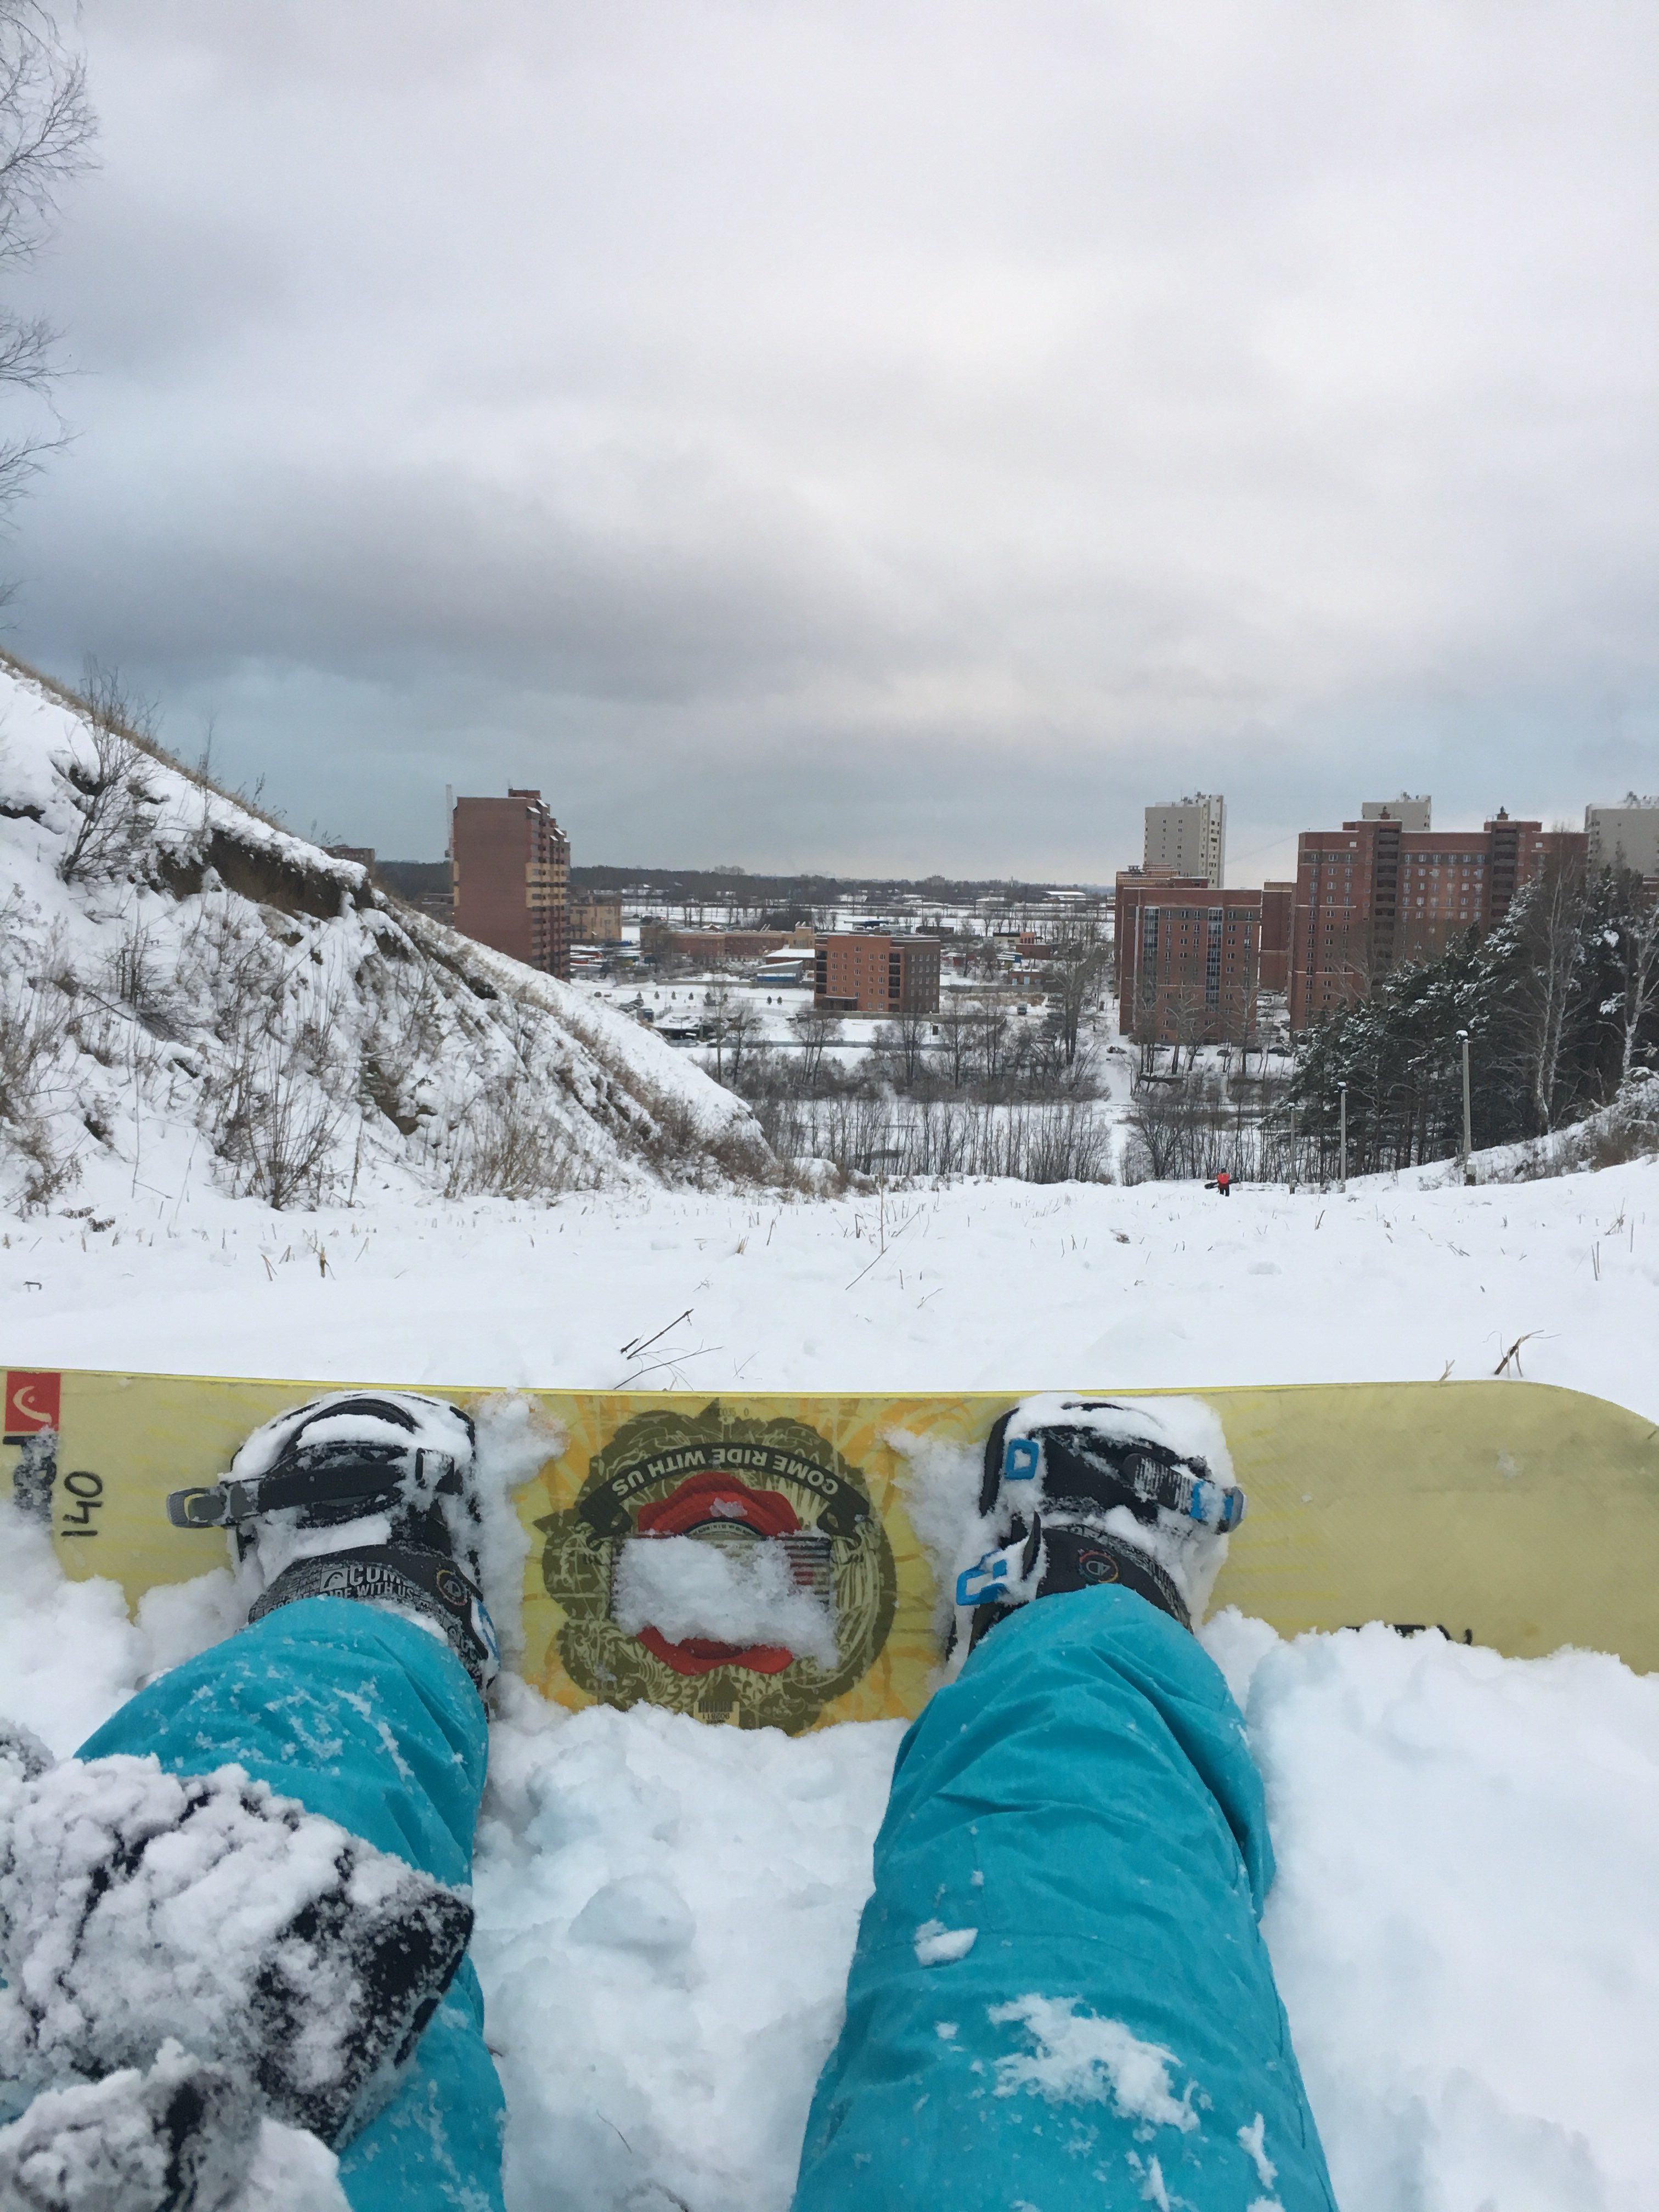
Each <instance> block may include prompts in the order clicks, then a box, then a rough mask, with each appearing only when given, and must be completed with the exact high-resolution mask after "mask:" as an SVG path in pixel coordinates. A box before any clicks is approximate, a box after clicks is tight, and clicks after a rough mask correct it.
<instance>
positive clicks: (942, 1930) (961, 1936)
mask: <svg viewBox="0 0 1659 2212" xmlns="http://www.w3.org/2000/svg"><path fill="white" fill-rule="evenodd" d="M978 1941H979V1930H978V1929H977V1928H947V1927H946V1926H945V1923H944V1922H943V1921H942V1920H924V1921H923V1922H922V1923H921V1927H920V1928H918V1929H917V1930H916V1932H915V1938H914V1948H915V1954H916V1964H917V1965H918V1966H949V1965H950V1964H951V1961H952V1960H956V1959H965V1958H966V1957H967V1956H968V1954H969V1952H970V1951H971V1950H972V1949H973V1948H974V1946H975V1943H977V1942H978Z"/></svg>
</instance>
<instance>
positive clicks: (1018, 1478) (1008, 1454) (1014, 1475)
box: [1002, 1437, 1042, 1482]
mask: <svg viewBox="0 0 1659 2212" xmlns="http://www.w3.org/2000/svg"><path fill="white" fill-rule="evenodd" d="M1041 1465H1042V1452H1041V1451H1040V1450H1039V1449H1038V1447H1037V1443H1036V1438H1035V1437H1009V1438H1008V1441H1007V1442H1006V1443H1005V1444H1004V1445H1003V1447H1002V1479H1003V1480H1004V1481H1005V1482H1029V1481H1030V1480H1031V1478H1032V1476H1033V1475H1034V1474H1036V1471H1037V1468H1039V1467H1040V1466H1041Z"/></svg>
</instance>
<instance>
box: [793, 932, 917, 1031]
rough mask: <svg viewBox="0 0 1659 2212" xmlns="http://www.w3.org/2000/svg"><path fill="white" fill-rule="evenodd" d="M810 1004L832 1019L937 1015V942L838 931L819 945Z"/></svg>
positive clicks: (820, 941) (819, 942)
mask: <svg viewBox="0 0 1659 2212" xmlns="http://www.w3.org/2000/svg"><path fill="white" fill-rule="evenodd" d="M816 965H817V981H816V985H815V988H814V992H813V1002H814V1004H815V1005H817V1006H822V1007H823V1009H824V1010H825V1011H826V1012H829V1013H835V1014H899V1013H910V1014H936V1013H937V1012H939V939H938V938H936V937H884V936H879V935H878V934H877V933H876V932H875V931H873V930H869V931H866V930H862V929H850V930H837V931H836V932H835V933H833V934H832V935H829V936H827V937H820V938H819V939H818V940H817V961H816Z"/></svg>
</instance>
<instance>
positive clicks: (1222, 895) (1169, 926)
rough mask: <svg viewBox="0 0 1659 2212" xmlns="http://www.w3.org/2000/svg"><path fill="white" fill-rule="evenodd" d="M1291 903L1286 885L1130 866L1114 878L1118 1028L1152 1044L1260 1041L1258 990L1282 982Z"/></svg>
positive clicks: (1273, 987) (1276, 986) (1277, 986)
mask: <svg viewBox="0 0 1659 2212" xmlns="http://www.w3.org/2000/svg"><path fill="white" fill-rule="evenodd" d="M1290 906H1291V886H1290V885H1289V884H1266V885H1264V886H1263V888H1262V889H1261V890H1237V891H1227V890H1218V889H1216V888H1214V887H1213V886H1212V885H1211V884H1208V883H1206V880H1205V879H1204V878H1203V877H1201V876H1187V877H1173V876H1164V875H1149V874H1147V873H1146V872H1144V871H1141V870H1139V869H1127V870H1125V871H1124V872H1122V873H1121V874H1120V875H1119V877H1118V878H1117V993H1118V1027H1119V1029H1120V1030H1121V1032H1122V1034H1123V1035H1124V1036H1133V1037H1135V1038H1137V1039H1139V1040H1140V1041H1141V1042H1148V1043H1158V1044H1242V1045H1253V1044H1255V1042H1256V1041H1257V1037H1258V1035H1259V1032H1260V1022H1261V996H1262V994H1263V993H1264V992H1265V991H1273V990H1283V988H1284V987H1285V949H1286V946H1287V945H1288V942H1289V938H1290ZM1269 945H1271V947H1272V950H1271V951H1269V949H1268V948H1269Z"/></svg>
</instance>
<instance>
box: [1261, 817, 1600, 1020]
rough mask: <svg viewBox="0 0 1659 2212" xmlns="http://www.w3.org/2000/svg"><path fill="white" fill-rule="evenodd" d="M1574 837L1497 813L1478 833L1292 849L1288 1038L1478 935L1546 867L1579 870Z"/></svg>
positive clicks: (1346, 826) (1337, 832)
mask: <svg viewBox="0 0 1659 2212" xmlns="http://www.w3.org/2000/svg"><path fill="white" fill-rule="evenodd" d="M1588 851H1589V839H1588V838H1587V837H1586V836H1585V835H1584V833H1583V830H1580V829H1545V828H1544V826H1543V824H1542V823H1541V822H1512V821H1511V820H1510V817H1509V816H1508V815H1507V814H1506V813H1504V811H1503V809H1502V808H1501V807H1500V808H1499V809H1498V812H1497V814H1496V815H1494V816H1493V817H1492V820H1491V821H1489V822H1488V823H1486V824H1485V826H1484V827H1483V828H1481V829H1437V830H1434V831H1428V830H1423V829H1410V828H1408V827H1407V825H1406V824H1405V823H1401V822H1400V821H1397V820H1394V819H1391V818H1389V817H1381V818H1378V819H1374V820H1371V821H1359V822H1345V823H1343V824H1342V827H1341V828H1340V829H1304V831H1303V833H1302V836H1301V837H1300V839H1299V840H1298V841H1297V872H1296V908H1295V911H1294V914H1293V915H1292V918H1291V960H1290V969H1291V973H1290V1013H1291V1028H1292V1029H1304V1028H1305V1027H1306V1026H1307V1025H1308V1024H1309V1023H1310V1022H1315V1021H1318V1020H1320V1019H1321V1018H1322V1017H1323V1016H1325V1015H1327V1014H1332V1013H1334V1012H1336V1011H1337V1009H1338V1008H1339V1007H1340V1006H1347V1005H1351V1004H1352V1003H1353V1002H1354V1001H1355V1000H1359V999H1363V998H1364V996H1365V995H1366V994H1367V993H1368V992H1369V991H1370V987H1371V984H1372V982H1373V981H1374V980H1375V979H1376V977H1377V976H1378V975H1383V974H1384V973H1385V972H1386V971H1387V970H1388V969H1390V968H1392V967H1395V965H1397V964H1398V963H1400V962H1401V961H1403V960H1414V959H1415V960H1421V959H1429V958H1431V957H1433V956H1434V954H1436V953H1437V952H1438V951H1441V950H1442V949H1443V947H1444V945H1446V943H1447V941H1448V939H1450V938H1453V937H1455V936H1458V935H1461V934H1462V933H1463V932H1464V931H1466V930H1470V929H1474V930H1479V931H1482V932H1484V931H1486V930H1488V929H1491V928H1492V927H1495V925H1496V924H1497V923H1498V922H1499V921H1502V920H1503V918H1504V915H1506V914H1507V913H1508V912H1509V909H1510V903H1511V902H1512V901H1513V899H1514V897H1515V896H1516V892H1517V891H1518V890H1521V888H1522V885H1523V884H1526V883H1527V882H1528V881H1529V880H1530V878H1532V877H1534V876H1535V875H1537V874H1538V873H1539V872H1541V870H1542V869H1543V868H1545V867H1547V866H1548V865H1549V863H1550V862H1551V861H1552V860H1562V861H1566V862H1570V863H1571V862H1576V863H1577V864H1578V865H1579V866H1583V862H1584V860H1585V857H1586V855H1587V854H1588Z"/></svg>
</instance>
